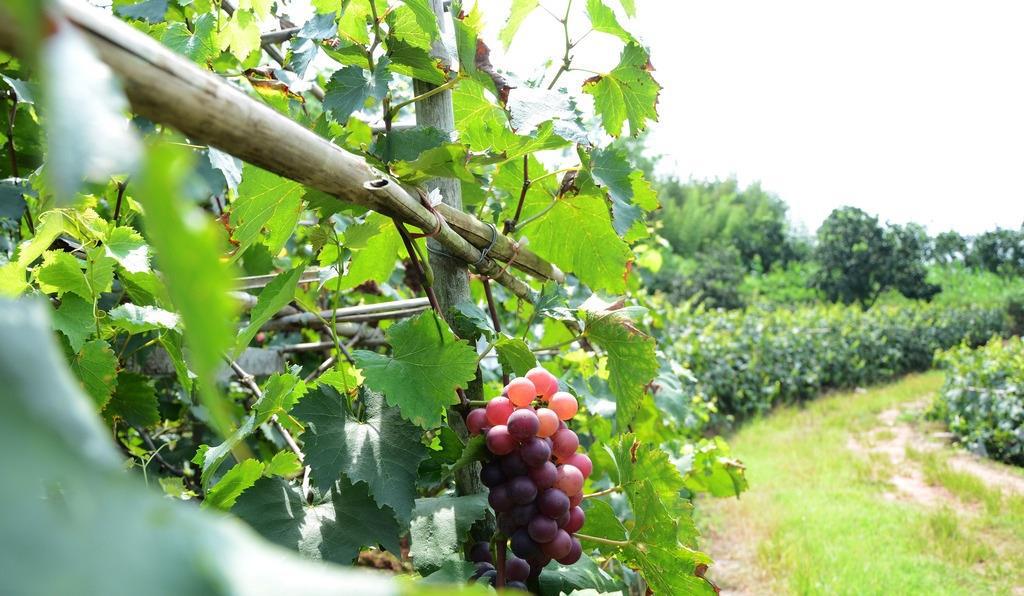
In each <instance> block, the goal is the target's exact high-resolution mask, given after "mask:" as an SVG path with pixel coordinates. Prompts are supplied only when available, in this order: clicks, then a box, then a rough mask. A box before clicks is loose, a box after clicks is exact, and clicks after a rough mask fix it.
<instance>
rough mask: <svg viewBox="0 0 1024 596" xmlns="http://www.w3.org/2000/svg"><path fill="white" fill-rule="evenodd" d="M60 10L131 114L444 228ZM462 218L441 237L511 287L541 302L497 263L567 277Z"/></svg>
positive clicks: (327, 145)
mask: <svg viewBox="0 0 1024 596" xmlns="http://www.w3.org/2000/svg"><path fill="white" fill-rule="evenodd" d="M53 7H54V9H55V10H59V12H60V13H61V14H62V15H63V16H64V17H65V18H66V19H67V20H68V22H70V23H72V24H73V25H74V26H76V27H77V28H78V29H79V30H80V31H81V32H82V33H83V34H85V37H86V38H87V39H88V40H89V41H90V42H91V43H92V45H93V47H94V48H95V50H96V51H97V54H98V55H99V57H100V59H101V60H103V61H104V62H106V63H107V64H108V65H109V66H110V68H111V69H112V70H113V71H114V72H115V73H116V74H117V75H118V76H119V77H120V79H121V81H122V83H123V84H124V86H125V90H126V92H127V95H128V99H129V101H130V102H131V104H132V109H133V110H134V111H135V112H137V113H138V114H140V115H142V116H144V117H146V118H149V119H150V120H153V121H154V122H159V123H163V124H166V125H169V126H172V127H174V128H177V129H178V130H180V131H182V132H183V133H185V134H186V135H188V136H189V137H190V138H192V139H193V140H195V141H198V142H201V143H206V144H209V145H212V146H215V147H217V148H219V149H221V150H223V151H225V152H228V153H230V154H232V155H235V156H236V157H238V158H240V159H243V160H245V161H247V162H249V163H252V164H254V165H257V166H259V167H261V168H264V169H267V170H269V171H272V172H274V173H276V174H278V175H281V176H284V177H287V178H290V179H292V180H295V181H298V182H300V183H302V184H305V185H307V186H310V187H312V188H316V189H318V190H321V191H323V192H325V193H327V194H330V195H332V196H336V197H339V198H341V199H343V200H346V201H349V202H352V203H356V204H359V205H362V206H364V207H367V208H369V209H373V210H374V211H378V212H380V213H383V214H386V215H389V216H392V217H396V218H398V219H399V220H401V221H404V222H406V223H408V224H410V225H413V226H416V227H418V228H420V229H422V230H427V231H429V230H433V229H434V228H435V227H437V224H438V221H437V219H436V217H435V215H434V213H432V212H431V211H430V210H429V209H428V208H427V207H426V206H424V205H423V204H422V203H421V201H420V200H419V199H418V198H417V197H416V196H414V194H413V193H410V192H409V191H408V190H406V189H405V188H403V187H402V186H401V185H400V184H399V183H397V182H396V181H395V180H393V179H392V178H390V177H389V176H387V175H385V174H383V173H381V172H379V171H378V170H376V169H375V168H373V167H372V166H370V165H369V164H368V163H367V162H366V160H364V159H363V158H361V157H358V156H356V155H354V154H351V153H349V152H347V151H345V150H343V149H341V148H340V147H338V146H337V145H334V144H333V143H331V142H330V141H328V140H326V139H324V138H322V137H320V136H318V135H316V134H315V133H313V132H312V131H310V130H308V129H306V128H303V127H302V126H301V125H300V124H298V123H297V122H294V121H293V120H291V119H289V118H287V117H285V116H284V115H281V114H279V113H277V112H275V111H274V110H273V109H272V108H270V107H268V106H266V105H263V104H261V103H260V102H257V101H256V100H254V99H252V98H250V97H249V96H247V95H245V94H244V93H243V92H242V91H240V90H239V89H237V88H235V87H234V86H232V85H230V84H229V83H227V82H225V81H224V80H222V79H220V78H219V77H217V76H216V75H214V74H212V73H210V72H208V71H205V70H202V69H200V68H198V67H197V66H196V65H194V64H192V63H191V62H189V61H187V60H186V59H184V58H183V57H181V56H179V55H177V54H175V53H174V52H173V51H171V50H170V49H168V48H166V47H164V46H162V45H161V44H160V43H158V42H157V41H156V40H153V39H151V38H149V37H148V36H146V35H145V34H143V33H141V32H139V31H136V30H135V29H133V28H132V27H130V26H129V25H127V24H125V23H123V22H121V21H119V20H118V19H116V18H114V17H112V16H110V15H109V14H107V13H106V12H104V11H103V10H101V9H98V8H94V7H92V6H89V5H87V4H84V3H81V2H78V1H76V0H57V1H56V2H54V4H53ZM18 35H19V32H18V31H17V30H16V28H15V27H14V20H13V19H10V18H0V47H2V48H3V49H5V50H8V51H12V52H15V51H17V50H18V43H17V38H18ZM439 211H440V212H441V213H442V215H444V216H445V218H446V219H447V218H448V217H451V219H452V220H454V221H458V222H459V223H458V228H459V229H461V230H463V231H464V232H466V234H467V237H466V238H464V237H463V236H461V235H460V234H459V233H458V232H456V231H455V229H453V225H449V224H448V223H447V222H445V221H442V222H440V223H441V225H440V229H439V231H438V233H437V235H436V240H437V241H438V243H439V244H440V245H441V246H443V248H444V250H445V251H446V252H447V253H448V254H451V255H453V256H455V257H457V258H458V259H459V260H461V261H463V262H466V263H474V264H476V263H478V264H476V265H474V269H475V270H476V271H477V272H478V273H479V274H481V275H486V276H489V277H491V278H492V279H494V280H495V281H497V282H498V283H500V284H502V285H504V286H505V287H507V288H509V289H510V290H511V291H512V292H513V293H514V294H515V295H517V296H519V297H520V298H523V299H526V300H530V301H532V300H533V291H532V290H531V289H530V288H529V286H528V285H526V284H525V283H524V282H523V281H521V280H519V279H517V278H515V277H514V276H512V275H510V274H509V273H508V271H506V268H505V267H503V266H502V265H500V264H499V263H497V262H496V261H495V260H493V258H491V257H494V258H498V259H502V260H504V261H505V262H511V265H512V266H513V267H516V268H517V269H520V270H521V271H524V272H526V273H528V274H530V275H533V276H535V277H537V278H540V279H555V280H562V279H564V276H563V275H562V273H561V272H560V271H559V270H558V269H557V268H556V267H554V266H552V265H551V264H550V263H548V262H546V261H544V260H543V259H541V258H540V257H538V256H537V255H536V254H534V253H532V252H530V251H529V250H528V249H525V248H522V249H518V248H517V247H516V246H515V245H514V243H513V242H512V241H511V240H509V239H508V238H507V237H505V236H504V235H502V234H498V235H497V238H496V239H495V243H494V246H493V247H492V248H491V250H490V251H489V253H488V255H481V252H480V249H481V248H485V247H487V246H488V245H489V244H490V239H491V227H490V226H488V225H487V224H485V223H483V222H481V221H479V220H477V219H476V218H474V217H472V216H471V215H468V214H462V215H461V216H460V215H459V214H456V213H454V212H453V210H449V209H447V208H442V209H440V210H439Z"/></svg>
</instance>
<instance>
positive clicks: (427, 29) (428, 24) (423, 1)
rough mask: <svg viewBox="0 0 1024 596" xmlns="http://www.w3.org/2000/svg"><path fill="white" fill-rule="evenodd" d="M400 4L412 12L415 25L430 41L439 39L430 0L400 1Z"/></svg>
mask: <svg viewBox="0 0 1024 596" xmlns="http://www.w3.org/2000/svg"><path fill="white" fill-rule="evenodd" d="M402 4H404V5H405V6H407V7H408V8H409V10H411V11H412V13H413V16H414V17H415V18H416V25H417V26H418V28H419V30H420V31H422V32H423V33H424V34H425V35H426V36H427V37H428V38H429V39H430V40H431V41H433V40H435V39H438V38H439V37H441V31H440V30H438V28H437V17H436V16H435V15H434V9H433V8H431V6H430V0H402Z"/></svg>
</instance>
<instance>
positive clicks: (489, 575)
mask: <svg viewBox="0 0 1024 596" xmlns="http://www.w3.org/2000/svg"><path fill="white" fill-rule="evenodd" d="M497 577H498V571H497V570H496V569H491V570H490V571H485V572H483V573H482V574H480V577H478V578H477V579H476V580H475V581H476V583H481V584H484V585H488V586H493V585H494V581H495V580H496V579H497Z"/></svg>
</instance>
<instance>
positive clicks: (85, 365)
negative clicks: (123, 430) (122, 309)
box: [71, 339, 117, 410]
mask: <svg viewBox="0 0 1024 596" xmlns="http://www.w3.org/2000/svg"><path fill="white" fill-rule="evenodd" d="M71 370H73V371H75V375H77V376H78V378H79V380H80V381H81V382H82V387H83V388H84V389H85V392H86V393H88V394H89V395H90V396H91V397H92V398H93V400H94V401H95V402H96V407H97V410H99V409H100V408H102V407H103V406H104V405H105V404H106V403H107V401H108V400H109V399H110V396H111V395H112V394H113V393H114V388H115V387H117V356H115V355H114V351H113V350H111V349H110V346H109V345H108V344H107V342H105V341H103V340H102V339H94V340H92V341H90V342H88V343H86V344H85V345H84V346H82V349H81V350H80V351H79V352H78V354H75V359H74V360H72V361H71Z"/></svg>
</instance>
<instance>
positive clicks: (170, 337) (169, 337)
mask: <svg viewBox="0 0 1024 596" xmlns="http://www.w3.org/2000/svg"><path fill="white" fill-rule="evenodd" d="M183 341H184V340H183V338H182V336H181V334H180V333H163V334H161V335H160V339H159V342H160V346H161V347H162V348H163V349H164V350H165V351H166V352H167V357H168V358H170V359H171V365H172V366H174V374H175V375H176V376H177V377H178V382H179V383H181V387H182V389H184V390H185V393H186V394H188V395H191V394H192V376H193V375H192V373H191V372H189V370H188V365H187V364H185V356H184V355H183V354H182V351H181V346H182V342H183Z"/></svg>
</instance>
